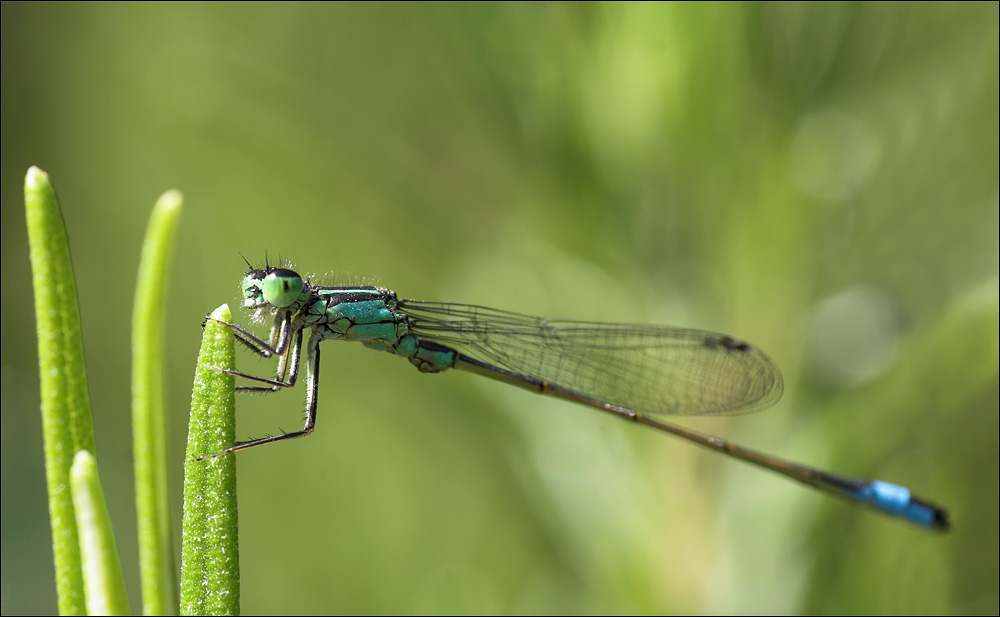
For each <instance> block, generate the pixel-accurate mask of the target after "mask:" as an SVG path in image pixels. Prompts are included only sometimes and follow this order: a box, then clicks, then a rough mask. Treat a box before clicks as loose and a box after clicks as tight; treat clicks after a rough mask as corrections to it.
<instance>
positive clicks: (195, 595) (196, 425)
mask: <svg viewBox="0 0 1000 617" xmlns="http://www.w3.org/2000/svg"><path fill="white" fill-rule="evenodd" d="M212 317H214V318H215V319H218V320H220V321H225V322H230V321H232V314H231V313H230V311H229V307H228V306H226V305H223V306H221V307H219V308H218V309H216V310H215V312H214V313H212ZM235 355H236V352H235V349H234V341H233V333H232V330H230V329H229V328H226V327H224V326H221V325H219V324H217V323H215V322H213V321H209V322H207V323H206V324H205V333H204V335H203V337H202V342H201V351H200V352H199V353H198V366H197V368H196V369H195V377H194V392H193V394H192V396H191V420H190V424H189V425H188V444H187V454H186V456H185V459H184V526H183V538H182V541H181V614H183V615H238V614H239V612H240V563H239V534H238V517H237V510H236V460H235V457H233V456H232V455H226V456H219V457H216V458H213V459H209V460H207V461H199V460H197V457H199V456H204V455H206V454H212V453H214V452H219V451H221V450H224V449H226V448H228V447H229V446H231V445H233V443H234V442H235V440H236V418H235V413H236V401H235V396H234V380H233V377H232V376H231V375H224V374H222V373H219V372H217V371H214V370H212V369H211V368H209V367H217V368H229V369H232V368H234V367H235Z"/></svg>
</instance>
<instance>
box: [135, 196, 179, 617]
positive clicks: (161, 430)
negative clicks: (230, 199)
mask: <svg viewBox="0 0 1000 617" xmlns="http://www.w3.org/2000/svg"><path fill="white" fill-rule="evenodd" d="M182 203H183V198H182V196H181V194H180V193H179V192H177V191H168V192H167V193H164V194H163V196H162V197H160V199H159V201H157V203H156V206H155V207H154V208H153V214H152V216H151V217H150V219H149V226H148V227H147V228H146V238H145V239H144V240H143V243H142V259H141V260H140V262H139V276H138V281H137V283H136V290H135V308H134V309H133V312H132V435H133V438H132V444H133V451H134V455H135V509H136V516H137V519H138V530H139V568H140V573H141V578H142V609H143V613H144V614H146V615H176V614H177V572H176V562H175V560H174V543H173V537H172V535H173V534H172V532H171V527H170V495H169V490H170V474H169V469H170V467H169V461H168V460H167V445H168V435H167V420H166V416H165V413H164V400H163V399H164V394H163V379H164V367H163V307H164V295H165V293H166V272H167V263H168V261H169V257H170V249H171V248H172V246H173V238H174V231H175V230H176V228H177V221H178V219H179V217H180V212H181V205H182Z"/></svg>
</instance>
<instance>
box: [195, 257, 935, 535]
mask: <svg viewBox="0 0 1000 617" xmlns="http://www.w3.org/2000/svg"><path fill="white" fill-rule="evenodd" d="M247 265H248V266H250V271H249V272H248V273H247V275H246V276H245V277H244V279H243V293H244V296H245V300H244V303H243V305H244V307H246V308H249V309H254V310H255V311H256V314H255V316H254V318H255V321H260V320H261V319H262V318H264V317H266V316H267V315H268V314H270V315H273V317H274V325H273V326H272V327H271V335H270V338H269V339H268V340H267V341H264V340H262V339H260V338H258V337H257V336H255V335H254V334H252V333H251V332H249V331H248V330H246V329H245V328H243V327H242V326H239V325H236V324H231V323H223V325H225V326H228V327H229V328H231V329H232V330H233V332H234V334H235V336H236V338H237V339H238V340H239V341H240V342H242V343H243V344H244V345H246V346H247V347H248V348H249V349H251V350H252V351H254V352H255V353H257V354H259V355H261V356H263V357H265V358H269V357H272V356H277V357H278V368H277V376H276V378H275V379H268V378H264V377H256V376H254V375H248V374H246V373H242V372H239V371H233V370H224V371H223V372H225V373H228V374H231V375H235V376H236V377H241V378H244V379H249V380H252V381H255V382H258V383H260V384H263V385H260V386H241V387H238V388H237V390H240V391H243V392H276V391H278V390H280V389H282V388H290V387H292V386H294V385H295V381H296V378H297V377H298V372H299V363H300V359H301V355H302V344H303V338H304V337H305V333H306V332H307V331H308V333H309V334H308V337H307V338H306V343H305V345H306V382H307V383H306V409H305V416H306V419H305V426H303V427H302V430H299V431H293V432H288V433H283V434H281V435H274V436H269V437H264V438H261V439H253V440H250V441H241V442H237V443H236V444H235V445H234V446H233V447H231V448H229V449H227V450H224V451H222V452H218V453H215V454H210V455H208V456H205V457H202V458H203V459H206V458H211V457H213V456H220V455H223V454H228V453H231V452H236V451H239V450H245V449H246V448H251V447H253V446H259V445H263V444H266V443H273V442H276V441H281V440H284V439H291V438H293V437H302V436H304V435H308V434H309V433H311V432H312V430H313V428H314V427H315V425H316V404H317V391H318V388H319V358H320V353H319V343H320V342H321V341H323V340H325V339H334V340H342V341H358V342H360V343H362V344H363V345H365V346H367V347H370V348H371V349H376V350H379V351H385V352H389V353H393V354H396V355H398V356H403V357H404V358H407V359H408V360H409V361H410V362H411V363H412V364H413V365H415V366H416V367H417V369H419V370H420V371H421V372H424V373H439V372H442V371H445V370H448V369H458V370H462V371H466V372H470V373H476V374H478V375H484V376H486V377H490V378H493V379H496V380H498V381H502V382H505V383H509V384H513V385H516V386H520V387H522V388H525V389H528V390H531V391H534V392H538V393H541V394H547V395H550V396H554V397H557V398H562V399H566V400H569V401H573V402H575V403H580V404H582V405H587V406H589V407H593V408H595V409H598V410H600V411H604V412H607V413H610V414H613V415H615V416H618V417H619V418H623V419H625V420H630V421H632V422H636V423H639V424H644V425H646V426H650V427H653V428H655V429H659V430H661V431H665V432H667V433H670V434H672V435H676V436H677V437H680V438H682V439H686V440H687V441H690V442H693V443H695V444H698V445H700V446H704V447H706V448H710V449H712V450H715V451H717V452H721V453H722V454H725V455H727V456H731V457H733V458H737V459H740V460H743V461H746V462H748V463H751V464H754V465H757V466H759V467H763V468H765V469H770V470H771V471H775V472H777V473H780V474H783V475H785V476H788V477H789V478H792V479H794V480H798V481H799V482H802V483H804V484H808V485H809V486H812V487H813V488H816V489H818V490H820V491H823V492H825V493H830V494H833V495H837V496H839V497H843V498H846V499H848V500H851V501H854V502H857V503H861V504H864V505H867V506H870V507H872V508H875V509H876V510H879V511H881V512H884V513H886V514H890V515H892V516H897V517H901V518H904V519H906V520H908V521H910V522H912V523H915V524H917V525H921V526H923V527H928V528H933V529H940V530H945V529H947V528H948V525H949V524H948V515H947V512H946V511H945V510H943V509H942V508H939V507H937V506H935V505H934V504H932V503H930V502H928V501H926V500H924V499H919V498H917V497H914V496H913V495H911V494H910V491H909V490H908V489H906V488H904V487H901V486H897V485H895V484H890V483H888V482H882V481H879V480H859V479H855V478H850V477H845V476H840V475H836V474H832V473H829V472H825V471H820V470H818V469H814V468H811V467H807V466H805V465H800V464H796V463H791V462H788V461H784V460H781V459H779V458H776V457H773V456H769V455H766V454H762V453H760V452H755V451H753V450H749V449H747V448H744V447H742V446H738V445H736V444H733V443H730V442H728V441H725V440H723V439H719V438H718V437H712V436H710V435H705V434H702V433H698V432H695V431H692V430H689V429H686V428H683V427H680V426H677V425H674V424H670V423H667V422H665V421H664V420H663V419H662V418H663V417H664V416H671V415H691V416H697V415H725V414H737V413H743V412H746V411H750V410H754V409H760V408H762V407H766V406H768V405H771V404H773V403H774V402H776V401H777V400H778V399H779V398H780V397H781V393H782V381H781V373H780V372H779V371H778V367H777V366H775V364H774V362H772V361H771V359H770V358H768V357H767V355H765V354H764V352H762V351H760V350H759V349H757V348H756V347H754V346H753V345H750V344H749V343H746V342H744V341H741V340H739V339H736V338H733V337H731V336H727V335H724V334H715V333H712V332H703V331H699V330H687V329H681V328H670V327H664V326H645V325H628V324H613V323H601V322H586V321H568V320H555V319H543V318H541V317H532V316H530V315H522V314H520V313H513V312H509V311H502V310H498V309H492V308H487V307H484V306H474V305H469V304H451V303H444V302H421V301H418V300H402V299H399V298H397V297H396V293H395V292H393V291H391V290H388V289H383V288H380V287H372V286H360V287H323V286H319V285H314V284H312V283H311V282H310V281H309V280H303V279H302V277H301V276H299V275H298V274H297V273H296V272H294V271H292V270H290V269H287V268H275V267H271V266H265V267H264V268H263V269H255V268H254V267H253V266H251V265H250V264H249V262H248V263H247ZM220 323H222V322H220Z"/></svg>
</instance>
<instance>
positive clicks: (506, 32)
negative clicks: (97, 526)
mask: <svg viewBox="0 0 1000 617" xmlns="http://www.w3.org/2000/svg"><path fill="white" fill-rule="evenodd" d="M2 10H3V16H2V17H3V18H2V52H3V53H2V68H3V93H2V98H3V100H2V123H3V131H2V161H0V163H2V169H0V172H2V205H3V207H2V216H3V218H2V233H3V243H2V255H3V288H4V290H5V291H6V292H13V291H14V290H17V291H18V294H17V296H16V297H14V296H11V295H10V293H7V294H6V296H5V298H4V301H3V302H2V305H0V306H2V308H0V310H2V311H3V330H2V385H3V388H2V406H3V407H2V409H3V411H2V422H3V425H2V428H3V430H2V439H3V442H2V458H3V469H2V497H3V503H2V507H3V517H2V552H3V563H2V593H0V609H2V612H3V613H4V614H14V613H34V614H43V613H49V612H51V611H53V610H55V608H56V600H55V592H54V583H53V574H52V562H51V560H52V557H51V545H50V539H49V527H48V516H47V510H46V499H45V489H44V473H43V466H42V444H41V431H40V421H39V414H38V405H39V399H38V379H37V368H36V367H37V364H36V351H35V350H36V346H35V345H36V344H35V336H34V329H33V323H34V316H33V309H32V298H31V292H30V266H29V263H28V257H27V255H28V251H27V246H26V234H25V225H24V211H23V196H22V186H23V179H24V174H25V171H26V170H27V169H28V167H29V166H30V165H38V166H39V167H41V168H42V169H44V170H45V171H47V172H48V173H49V174H50V176H51V178H52V180H53V183H54V185H55V186H56V188H57V190H58V192H59V196H60V199H61V202H62V208H63V213H64V216H65V219H66V224H67V227H68V229H69V234H70V239H71V243H72V249H73V258H74V261H75V266H76V272H77V279H78V283H79V288H80V294H81V299H80V303H81V311H82V316H83V323H84V331H85V347H86V351H87V359H88V361H89V369H90V386H91V395H92V400H93V406H94V413H95V422H96V432H97V442H98V448H99V450H98V455H99V460H100V469H101V473H102V476H103V478H104V486H105V489H106V491H107V493H108V495H107V497H108V501H109V508H110V510H111V515H112V518H113V520H114V522H115V525H116V528H117V533H118V538H117V539H118V543H119V548H120V550H121V553H122V557H123V562H124V566H125V570H126V576H127V578H128V583H129V588H130V593H131V601H132V604H133V607H135V608H136V609H138V607H139V596H138V575H137V567H138V566H137V555H136V539H135V514H134V506H133V498H134V490H133V478H132V472H131V458H132V456H131V448H132V446H131V442H130V415H129V414H130V412H129V403H130V394H129V381H128V371H129V366H130V364H129V362H130V361H129V323H130V315H131V309H132V297H133V293H134V280H135V275H136V271H137V267H138V256H139V245H140V240H141V237H142V233H143V230H144V226H145V223H146V219H147V216H148V215H149V212H150V209H151V207H152V205H153V202H154V201H155V200H156V198H157V197H158V196H159V195H160V194H161V193H162V192H163V191H165V190H167V189H170V188H178V189H181V190H182V191H183V192H184V195H185V198H186V201H185V212H184V215H183V220H182V223H181V229H180V232H179V237H178V240H179V242H178V247H179V251H178V255H177V258H176V260H175V262H174V265H173V268H172V273H171V283H170V285H171V286H170V296H169V298H170V299H169V305H168V307H167V311H168V321H167V324H166V327H167V336H168V340H169V347H168V358H167V362H168V371H169V372H168V376H167V379H168V391H167V404H168V409H169V410H171V412H170V413H171V419H172V427H171V428H172V435H171V439H172V452H173V460H174V461H175V464H176V467H175V469H174V472H173V481H174V484H175V486H176V489H177V490H176V492H175V495H176V501H175V503H174V510H175V511H176V513H177V518H178V520H179V517H180V508H181V504H180V497H179V495H180V471H181V467H180V465H181V460H182V452H183V448H184V437H185V434H186V428H185V427H186V414H187V411H186V407H187V405H188V402H189V397H190V383H191V377H192V375H193V364H194V360H195V356H196V353H197V348H198V343H199V338H200V333H201V330H200V328H199V324H200V322H201V320H202V317H203V316H204V315H205V314H206V313H208V312H209V311H211V310H212V309H214V308H215V307H217V306H218V305H220V304H221V303H223V302H229V303H230V304H231V305H237V304H238V299H239V295H238V294H239V291H238V289H237V283H238V281H239V279H240V278H241V276H242V274H243V272H244V271H245V265H244V264H243V261H242V260H241V259H240V258H239V256H238V255H237V253H236V251H237V250H239V251H242V252H243V253H244V254H246V255H247V256H248V258H250V259H251V260H254V261H262V260H263V258H264V254H265V251H267V252H268V255H270V256H272V257H273V256H275V255H281V256H284V257H287V258H288V259H290V260H291V261H292V262H293V263H294V264H295V265H296V266H297V268H298V269H300V271H302V272H306V273H313V274H317V275H322V276H323V277H325V280H329V281H352V282H361V281H365V282H375V283H377V284H380V285H384V286H387V287H391V288H393V289H395V290H396V291H397V292H399V294H400V296H402V297H412V298H420V299H425V300H446V301H452V302H468V303H475V304H485V305H489V306H495V307H499V308H507V309H512V310H517V311H522V312H528V313H533V314H540V315H546V316H551V317H570V318H578V319H593V320H609V321H624V322H650V323H665V324H673V325H680V326H687V327H696V328H705V329H711V330H717V331H723V332H727V333H731V334H734V335H736V336H740V337H743V338H746V339H748V340H750V341H753V342H754V343H756V344H758V345H759V346H761V347H762V348H763V349H765V350H767V351H768V353H770V354H771V355H772V357H774V358H775V360H776V361H777V362H778V364H779V365H780V366H781V367H782V369H783V371H784V375H785V380H786V394H785V397H784V399H783V400H782V402H780V403H779V404H778V405H777V406H776V407H775V408H774V409H771V410H769V411H767V412H765V413H760V414H753V415H750V416H746V417H742V418H724V419H692V420H690V421H688V420H684V421H683V423H684V424H685V425H688V426H691V427H693V428H696V429H699V430H704V431H708V432H711V433H713V434H717V435H721V436H724V437H727V438H731V439H733V440H735V441H737V442H738V443H742V444H745V445H748V446H751V447H754V448H757V449H760V450H762V451H766V452H770V453H773V454H776V455H779V456H783V457H786V458H790V459H792V460H797V461H802V462H806V463H809V464H813V465H816V466H819V467H822V468H826V469H831V470H834V471H837V472H841V473H845V474H851V475H856V476H861V477H878V478H882V479H885V480H889V481H892V482H896V483H899V484H903V485H906V486H909V487H910V488H912V489H913V490H914V492H915V493H917V494H918V495H921V496H925V497H927V498H930V499H932V500H934V501H937V502H939V503H941V504H943V505H946V506H948V507H949V508H950V510H951V513H952V517H953V521H954V525H955V529H954V531H953V532H952V533H950V534H948V535H937V534H933V533H927V532H924V531H921V530H919V529H916V528H913V527H910V526H908V525H906V524H904V523H900V522H896V521H893V520H890V519H888V518H886V517H883V516H879V515H877V514H873V513H871V512H869V511H867V510H864V509H862V508H857V507H852V506H850V505H847V504H845V503H843V502H840V501H838V500H835V499H830V498H828V497H825V496H823V495H820V494H817V493H815V492H813V491H810V490H807V489H805V488H803V487H801V486H798V485H796V484H794V483H791V482H788V481H786V480H784V479H781V478H779V477H778V476H775V475H773V474H768V473H765V472H762V471H759V470H756V469H753V468H750V467H748V466H746V465H743V464H740V463H737V462H733V461H730V460H726V459H725V458H724V457H721V456H718V455H716V454H712V453H708V452H704V451H701V450H700V449H697V448H694V447H692V446H689V445H687V444H684V443H681V442H678V441H677V440H675V439H672V438H670V437H668V436H665V435H661V434H657V433H655V432H654V431H649V430H645V429H642V428H640V427H636V426H632V425H629V424H627V423H624V422H619V421H616V420H614V419H612V418H609V417H606V416H603V415H602V414H597V413H594V412H593V411H590V410H587V409H585V408H582V407H578V406H574V405H570V404H567V403H564V402H561V401H558V400H552V399H546V398H543V397H538V396H534V395H532V394H530V393H527V392H523V391H520V390H518V389H515V388H510V387H505V386H503V385H501V384H498V383H494V382H491V381H489V380H485V379H478V378H475V377H473V376H469V375H463V374H445V375H441V376H427V375H421V374H419V373H418V372H417V371H415V370H413V368H412V367H411V366H410V365H409V363H407V362H404V361H401V360H399V359H397V358H392V357H391V356H389V355H387V354H376V353H373V352H371V351H369V350H366V349H364V348H362V347H360V346H351V345H339V346H338V345H337V344H334V343H327V344H326V345H325V347H324V349H325V352H324V356H323V360H324V367H323V384H322V388H321V391H320V408H319V419H318V429H317V431H316V433H314V434H313V436H311V437H310V438H308V439H305V440H301V441H297V442H288V443H284V444H281V445H275V446H270V447H266V448H263V449H258V450H252V451H249V452H246V453H243V454H241V455H240V456H239V469H240V472H239V474H240V475H239V483H240V484H239V490H240V501H241V504H242V508H241V514H242V516H241V525H240V531H241V540H242V542H241V547H242V549H241V550H242V557H243V559H242V576H243V609H244V611H245V612H246V613H282V614H296V613H300V612H301V613H305V614H311V613H329V612H334V613H354V612H357V613H392V612H397V611H398V612H402V613H435V612H442V613H491V612H502V613H534V612H541V613H575V612H581V613H603V612H609V613H613V614H617V613H683V612H687V611H692V612H697V613H726V612H730V611H732V612H737V613H803V612H804V613H841V612H843V613H848V614H853V613H867V612H875V613H937V612H943V613H992V614H996V613H997V612H998V610H1000V609H998V514H997V512H998V501H1000V498H998V446H997V443H998V437H997V436H998V411H997V409H998V368H997V367H998V126H997V125H998V7H997V4H996V3H986V4H956V3H947V4H929V5H928V4H917V5H904V4H895V3H892V4H877V5H868V4H845V5H840V4H837V5H830V4H816V5H814V4H809V5H796V4H776V5H769V4H760V5H758V4H754V5H731V4H726V5H712V4H701V3H699V4H690V5H687V4H683V5H674V4H668V5H662V4H641V5H625V4H619V3H614V4H586V5H577V4H558V3H557V4H539V5H535V4H514V5H492V4H471V5H464V4H459V5H454V4H444V5H437V4H436V5H410V4H405V5H340V4H338V5H314V4H287V3H282V4H280V5H278V4H270V5H268V4H264V5H260V4H254V5H237V4H156V5H148V4H135V5H131V4H122V5H119V4H113V5H112V4H10V3H4V4H3V9H2ZM238 319H239V320H240V321H241V322H244V323H245V322H247V315H245V314H243V313H239V314H238ZM240 364H241V366H242V367H243V368H244V369H247V370H250V371H252V372H258V373H267V372H270V371H271V370H272V366H271V363H269V362H258V361H257V360H256V359H255V358H254V357H253V356H252V355H250V354H246V353H245V354H242V355H241V356H240ZM303 397H304V392H303V391H302V390H301V388H300V389H298V390H297V391H295V392H286V393H281V394H275V395H273V396H271V397H269V398H267V399H265V398H263V397H250V398H244V399H241V400H240V402H239V406H240V409H239V414H240V415H239V429H238V433H239V434H240V435H241V436H243V437H250V436H259V435H261V434H263V433H266V432H275V431H276V430H278V428H279V427H281V428H284V429H286V430H288V429H294V428H296V427H298V426H299V425H300V422H301V409H302V401H303ZM177 528H178V529H179V523H178V525H177ZM178 542H179V540H178ZM178 554H179V553H178Z"/></svg>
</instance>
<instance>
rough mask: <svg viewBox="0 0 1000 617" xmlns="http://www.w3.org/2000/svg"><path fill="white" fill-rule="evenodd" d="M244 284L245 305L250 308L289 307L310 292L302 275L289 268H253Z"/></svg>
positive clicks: (245, 278)
mask: <svg viewBox="0 0 1000 617" xmlns="http://www.w3.org/2000/svg"><path fill="white" fill-rule="evenodd" d="M242 286H243V297H244V298H245V299H244V301H243V306H244V307H245V308H249V309H266V308H268V307H273V308H279V309H281V308H287V307H289V306H292V305H293V304H295V303H296V302H297V301H299V300H300V299H301V298H302V296H303V295H307V294H308V292H307V291H306V287H305V283H303V281H302V277H301V276H299V275H298V273H297V272H295V271H293V270H289V269H287V268H271V267H268V268H265V269H263V270H251V271H250V272H249V273H248V274H247V275H246V276H245V277H244V278H243V285H242Z"/></svg>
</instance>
